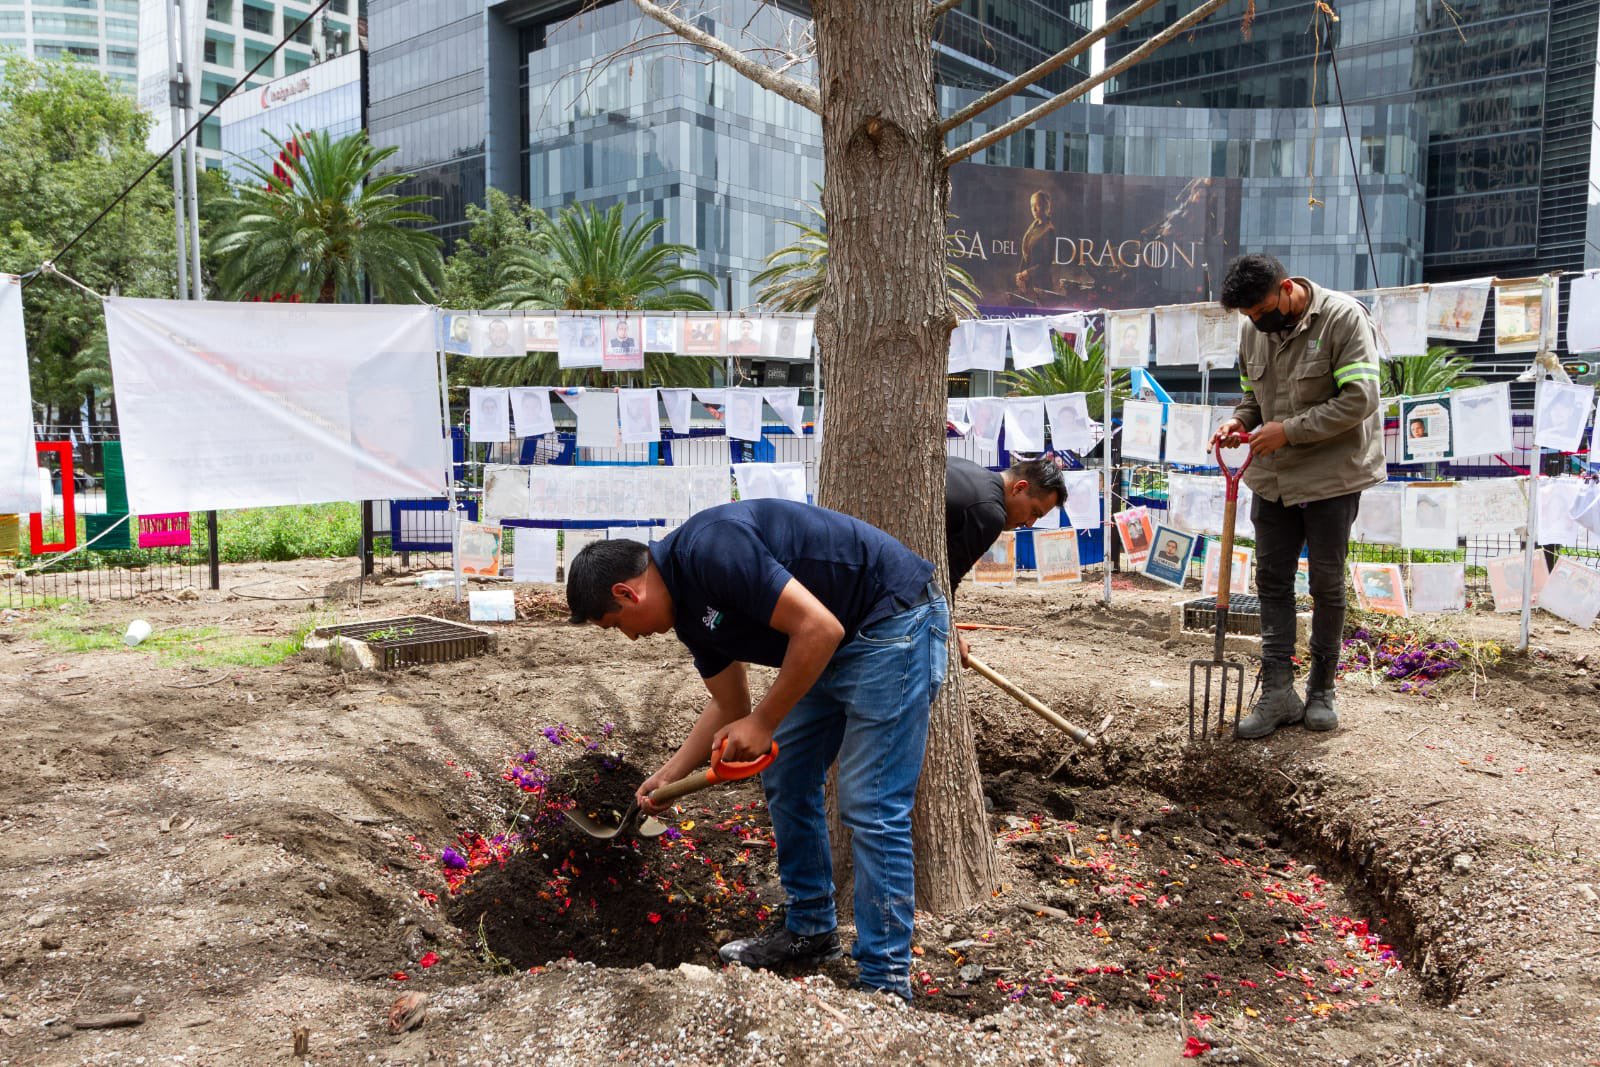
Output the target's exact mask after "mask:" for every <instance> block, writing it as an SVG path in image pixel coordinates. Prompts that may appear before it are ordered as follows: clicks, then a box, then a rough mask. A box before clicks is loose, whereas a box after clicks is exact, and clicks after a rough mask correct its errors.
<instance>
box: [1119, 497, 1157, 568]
mask: <svg viewBox="0 0 1600 1067" xmlns="http://www.w3.org/2000/svg"><path fill="white" fill-rule="evenodd" d="M1114 521H1115V522H1116V524H1117V534H1118V536H1120V537H1121V539H1122V550H1123V551H1124V552H1126V553H1127V554H1128V562H1129V563H1130V564H1131V565H1133V566H1134V567H1139V566H1141V565H1142V564H1143V563H1144V561H1145V557H1146V556H1148V555H1149V554H1150V539H1151V534H1152V529H1151V524H1150V512H1149V511H1148V510H1147V509H1146V508H1142V507H1139V508H1129V509H1128V510H1127V511H1123V512H1119V513H1118V514H1117V515H1116V516H1114Z"/></svg>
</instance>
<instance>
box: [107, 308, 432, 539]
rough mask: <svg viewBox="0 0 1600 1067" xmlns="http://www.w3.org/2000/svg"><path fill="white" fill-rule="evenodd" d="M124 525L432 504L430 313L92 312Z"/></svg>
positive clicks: (428, 310) (410, 310)
mask: <svg viewBox="0 0 1600 1067" xmlns="http://www.w3.org/2000/svg"><path fill="white" fill-rule="evenodd" d="M105 311H106V336H107V339H108V340H109V342H110V348H111V373H112V378H113V380H115V382H116V385H117V413H118V415H119V417H120V419H121V422H122V454H123V461H124V463H125V464H126V466H127V477H128V498H129V503H130V504H131V505H132V508H133V510H134V511H136V512H156V511H206V510H210V509H213V508H253V507H273V506H277V505H283V504H318V503H324V502H328V501H336V500H382V499H392V498H396V497H399V498H407V497H436V496H439V495H440V494H441V493H443V492H444V487H445V481H446V470H447V462H448V461H447V452H446V446H445V438H444V416H443V414H442V413H441V411H440V407H439V368H438V359H437V356H436V355H435V344H436V338H435V335H434V315H433V310H432V309H431V308H427V307H394V306H382V305H376V306H374V305H338V306H326V307H322V306H308V305H305V304H241V303H231V302H219V301H198V302H181V301H172V300H133V299H127V298H122V297H113V298H111V299H109V300H107V301H106V302H105Z"/></svg>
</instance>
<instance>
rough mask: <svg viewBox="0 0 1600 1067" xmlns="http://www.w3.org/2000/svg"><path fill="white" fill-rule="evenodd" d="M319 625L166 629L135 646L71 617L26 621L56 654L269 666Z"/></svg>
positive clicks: (114, 630) (108, 629)
mask: <svg viewBox="0 0 1600 1067" xmlns="http://www.w3.org/2000/svg"><path fill="white" fill-rule="evenodd" d="M318 625H319V620H318V619H316V618H315V617H313V618H310V619H307V620H305V621H304V622H302V623H301V624H300V625H299V626H297V627H296V628H295V632H294V633H293V634H291V635H289V636H287V637H258V636H255V635H252V634H230V633H228V632H227V631H225V630H222V629H219V628H217V627H215V626H178V627H164V628H161V629H158V630H156V631H154V632H153V633H151V635H150V636H149V637H147V638H145V639H144V641H142V642H141V643H140V644H139V645H138V646H136V647H134V648H129V647H128V646H127V645H125V644H124V643H123V640H122V635H123V633H124V631H123V630H122V629H119V628H118V627H115V626H86V625H84V624H83V623H81V622H79V621H77V620H76V619H73V618H71V617H66V618H52V619H47V620H45V621H43V622H39V623H36V624H33V625H30V626H29V627H28V633H29V635H30V636H32V637H33V638H35V639H36V640H39V641H42V642H43V643H44V644H46V645H48V646H49V647H50V648H51V649H53V650H54V651H56V652H60V653H82V652H105V651H112V652H124V653H127V654H129V655H152V654H153V655H155V656H156V657H158V658H159V659H160V660H161V662H162V663H163V664H164V665H167V666H177V665H183V666H190V667H271V666H275V665H276V664H279V663H282V662H283V661H284V660H286V659H288V658H289V657H290V656H293V655H294V654H295V653H297V652H299V651H300V650H301V649H302V648H303V647H305V641H306V636H307V635H308V634H310V633H311V631H312V630H313V629H315V628H316V627H317V626H318Z"/></svg>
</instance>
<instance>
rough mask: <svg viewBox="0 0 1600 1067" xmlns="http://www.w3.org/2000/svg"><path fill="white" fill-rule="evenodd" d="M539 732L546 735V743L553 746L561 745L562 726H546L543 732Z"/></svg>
mask: <svg viewBox="0 0 1600 1067" xmlns="http://www.w3.org/2000/svg"><path fill="white" fill-rule="evenodd" d="M539 732H540V733H542V734H544V739H545V740H546V741H548V742H550V743H551V744H552V745H559V744H560V743H561V727H560V726H546V727H545V728H544V729H543V730H540V731H539Z"/></svg>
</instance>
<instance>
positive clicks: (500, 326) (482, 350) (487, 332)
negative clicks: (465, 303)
mask: <svg viewBox="0 0 1600 1067" xmlns="http://www.w3.org/2000/svg"><path fill="white" fill-rule="evenodd" d="M473 326H474V329H473V338H472V354H473V355H475V356H483V357H485V358H488V359H498V358H503V357H505V356H521V355H524V354H526V353H527V349H526V348H525V347H524V343H523V335H522V316H520V315H518V316H516V317H515V318H512V317H509V316H506V315H493V316H490V315H479V316H478V317H477V318H476V319H474V320H473Z"/></svg>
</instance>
